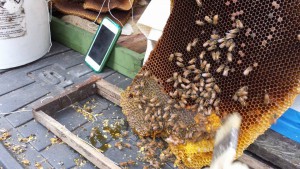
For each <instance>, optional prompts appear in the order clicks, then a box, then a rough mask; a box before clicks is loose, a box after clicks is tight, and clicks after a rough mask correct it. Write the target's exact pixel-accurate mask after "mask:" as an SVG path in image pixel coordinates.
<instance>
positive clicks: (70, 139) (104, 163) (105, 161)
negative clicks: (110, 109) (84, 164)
mask: <svg viewBox="0 0 300 169" xmlns="http://www.w3.org/2000/svg"><path fill="white" fill-rule="evenodd" d="M33 114H34V118H35V119H36V120H37V121H38V122H39V123H41V124H42V125H44V126H45V127H46V128H47V129H49V130H50V131H51V132H52V133H54V134H55V135H56V136H58V137H59V138H60V139H61V140H62V141H63V142H65V143H67V144H68V145H69V146H70V147H72V148H73V149H74V150H76V151H77V152H78V153H80V154H81V155H83V156H84V157H85V158H86V159H88V160H89V161H90V162H92V163H93V164H94V165H96V166H97V167H98V168H101V169H120V167H118V166H117V165H116V164H115V163H114V162H113V161H111V160H110V159H109V158H107V157H105V156H104V155H103V154H102V153H100V152H99V151H97V150H96V149H95V148H93V147H92V146H90V145H89V144H87V143H86V142H85V141H83V140H82V139H80V138H79V137H77V136H76V135H74V134H73V133H72V132H70V131H69V130H68V129H67V128H66V127H64V126H63V125H61V124H60V123H59V122H57V121H56V120H54V119H53V118H52V117H50V116H49V115H47V114H46V113H44V112H43V111H34V112H33Z"/></svg>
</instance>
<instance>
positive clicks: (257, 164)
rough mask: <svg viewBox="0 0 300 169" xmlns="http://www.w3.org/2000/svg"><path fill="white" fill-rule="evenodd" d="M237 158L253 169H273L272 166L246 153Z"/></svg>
mask: <svg viewBox="0 0 300 169" xmlns="http://www.w3.org/2000/svg"><path fill="white" fill-rule="evenodd" d="M238 160H239V161H240V162H242V163H245V164H247V165H248V166H249V167H251V168H254V169H273V167H271V166H269V165H267V164H265V163H263V162H261V161H259V160H257V159H256V158H253V157H251V156H250V155H248V154H243V155H242V156H241V157H240V158H238Z"/></svg>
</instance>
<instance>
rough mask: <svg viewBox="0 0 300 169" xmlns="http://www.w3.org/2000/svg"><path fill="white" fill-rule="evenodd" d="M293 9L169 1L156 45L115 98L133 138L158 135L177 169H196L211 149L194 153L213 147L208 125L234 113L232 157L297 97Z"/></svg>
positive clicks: (278, 4) (299, 73)
mask: <svg viewBox="0 0 300 169" xmlns="http://www.w3.org/2000/svg"><path fill="white" fill-rule="evenodd" d="M176 5H177V6H176ZM193 5H194V6H193ZM211 6H213V8H212V7H211ZM253 6H257V9H252V8H253ZM282 6H284V7H285V10H287V11H290V14H286V13H285V15H286V16H285V15H283V14H282ZM179 9H185V10H186V12H187V13H188V14H189V15H184V16H183V15H182V11H181V10H179ZM294 9H299V10H300V4H299V3H298V2H297V1H296V0H292V1H289V2H287V1H283V0H277V1H273V2H266V1H250V0H249V1H248V0H246V1H243V2H241V1H238V0H228V1H227V2H225V3H223V2H220V1H203V0H194V1H188V0H182V1H178V2H177V3H175V7H174V9H173V10H172V12H173V15H172V17H170V20H169V22H168V24H167V26H166V29H165V32H166V33H164V34H163V37H162V40H161V41H160V43H159V45H158V46H157V48H156V49H155V50H154V51H153V52H152V53H151V57H150V58H149V60H148V61H147V62H146V64H145V65H144V67H143V68H142V70H141V71H140V72H139V74H138V75H137V76H136V78H135V79H134V81H133V83H132V85H131V86H130V87H129V88H128V89H127V90H126V91H125V92H124V94H122V100H121V106H122V108H123V111H124V113H125V114H126V115H127V117H128V119H129V124H130V126H131V127H133V128H134V129H136V131H137V133H138V134H139V135H141V136H152V137H162V138H163V139H164V140H165V141H166V142H167V143H168V144H169V145H170V147H171V150H172V152H173V153H174V154H175V155H176V157H177V158H178V159H180V160H182V162H183V163H184V165H185V166H188V167H191V168H201V167H202V166H204V165H206V164H209V162H210V158H211V153H212V152H211V151H210V150H211V149H209V151H200V152H198V154H197V157H195V155H194V152H195V151H196V150H197V149H198V148H199V147H200V148H199V149H200V150H202V149H203V147H204V146H207V147H210V146H211V145H213V144H210V143H211V142H212V140H213V138H214V134H215V130H214V129H215V128H216V126H218V125H220V124H221V121H222V120H223V119H224V118H226V116H227V114H229V113H232V112H238V113H240V114H241V115H242V117H243V122H242V127H241V132H240V133H241V134H240V142H239V145H238V155H240V154H241V153H242V151H243V150H244V149H245V148H246V147H247V146H248V145H249V144H250V143H252V142H253V140H254V139H256V138H257V136H258V135H259V134H261V133H263V132H264V131H265V130H266V129H267V128H268V127H269V125H270V117H272V119H274V116H273V115H270V114H271V113H273V114H275V115H276V116H275V117H279V116H280V115H281V114H282V113H283V112H282V110H283V108H284V109H286V108H288V107H289V106H290V104H291V103H292V101H293V99H294V98H295V96H296V95H297V93H296V92H297V91H298V92H299V91H300V86H299V77H300V66H299V63H300V59H299V55H300V50H299V49H300V48H299V41H300V35H299V30H298V27H297V26H295V25H297V23H299V21H300V20H299V17H295V16H296V15H297V16H298V13H297V14H296V13H295V12H294ZM262 15H264V17H261V16H262ZM258 19H259V22H258V21H257V20H258ZM267 23H268V24H267ZM286 25H290V26H291V27H288V28H287V27H286ZM283 30H288V31H283ZM288 37H289V38H288ZM287 49H288V50H287ZM283 56H286V57H283ZM297 63H298V64H297ZM283 84H285V85H283ZM295 88H297V89H295ZM280 100H281V101H282V100H284V102H281V101H280ZM275 105H276V106H275ZM212 117H214V118H212ZM253 117H255V118H257V119H255V120H253V119H251V118H253ZM210 118H211V119H215V120H208V119H210ZM272 121H274V120H272ZM258 122H259V123H258ZM249 128H252V129H253V128H255V130H251V131H249ZM211 129H212V130H211ZM253 131H255V132H253ZM249 133H250V134H249ZM210 148H211V147H210ZM194 149H196V150H194ZM152 154H153V152H150V153H149V155H152Z"/></svg>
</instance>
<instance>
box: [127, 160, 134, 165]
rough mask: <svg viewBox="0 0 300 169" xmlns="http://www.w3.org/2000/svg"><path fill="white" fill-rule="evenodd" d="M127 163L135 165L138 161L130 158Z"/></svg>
mask: <svg viewBox="0 0 300 169" xmlns="http://www.w3.org/2000/svg"><path fill="white" fill-rule="evenodd" d="M127 163H128V165H135V164H136V162H135V161H133V160H129V161H127Z"/></svg>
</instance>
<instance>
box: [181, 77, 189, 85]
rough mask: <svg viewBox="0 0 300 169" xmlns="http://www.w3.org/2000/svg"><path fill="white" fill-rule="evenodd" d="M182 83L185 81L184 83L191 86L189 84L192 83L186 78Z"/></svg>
mask: <svg viewBox="0 0 300 169" xmlns="http://www.w3.org/2000/svg"><path fill="white" fill-rule="evenodd" d="M182 81H183V82H184V83H186V84H189V83H190V81H189V80H188V79H186V78H182Z"/></svg>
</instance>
